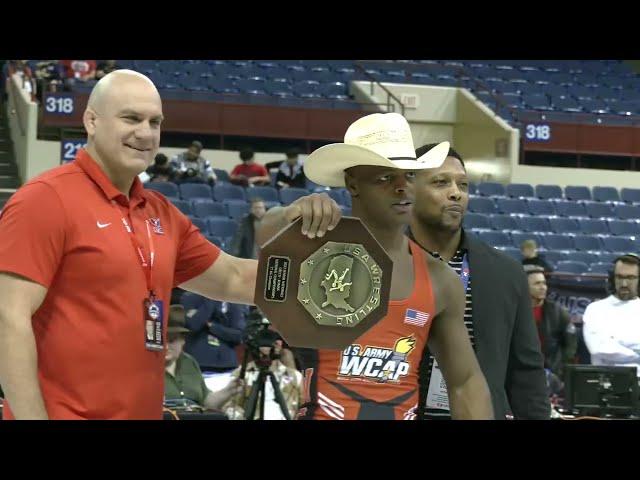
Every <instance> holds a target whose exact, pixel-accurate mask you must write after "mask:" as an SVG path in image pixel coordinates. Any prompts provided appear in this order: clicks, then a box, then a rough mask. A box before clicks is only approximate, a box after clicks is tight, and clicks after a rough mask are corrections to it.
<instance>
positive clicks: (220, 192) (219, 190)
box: [213, 185, 247, 202]
mask: <svg viewBox="0 0 640 480" xmlns="http://www.w3.org/2000/svg"><path fill="white" fill-rule="evenodd" d="M213 199H214V200H216V201H218V202H224V201H225V200H242V201H246V200H247V197H246V196H245V193H244V189H243V188H242V187H239V186H238V185H216V186H215V187H213Z"/></svg>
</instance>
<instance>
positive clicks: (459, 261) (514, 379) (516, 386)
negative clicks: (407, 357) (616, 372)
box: [410, 144, 549, 419]
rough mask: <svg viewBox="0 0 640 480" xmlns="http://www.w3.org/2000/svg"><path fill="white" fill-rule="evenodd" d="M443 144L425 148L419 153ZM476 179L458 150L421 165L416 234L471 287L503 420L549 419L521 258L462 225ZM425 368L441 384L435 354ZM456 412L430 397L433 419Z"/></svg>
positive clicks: (469, 322) (471, 321)
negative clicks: (472, 181)
mask: <svg viewBox="0 0 640 480" xmlns="http://www.w3.org/2000/svg"><path fill="white" fill-rule="evenodd" d="M435 145H436V144H430V145H424V146H423V147H420V148H418V149H417V150H416V155H417V156H420V155H423V154H424V153H425V152H428V151H429V150H431V149H432V148H434V147H435ZM468 185H469V181H468V178H467V172H466V168H465V166H464V162H463V160H462V157H461V156H460V154H459V153H458V152H456V151H455V150H454V149H453V148H451V149H450V150H449V154H448V156H447V158H446V160H445V161H444V163H443V164H442V166H440V167H439V168H435V169H428V170H422V171H420V172H419V173H418V175H417V179H416V183H415V203H414V206H413V218H412V222H411V229H410V235H411V237H412V238H414V239H415V241H416V242H417V243H418V244H419V245H421V246H422V248H424V249H425V250H426V251H428V252H429V253H431V255H433V256H434V257H435V258H440V259H441V260H442V261H444V262H447V263H448V264H449V266H451V267H452V268H453V269H454V270H455V271H456V273H458V275H459V276H460V281H461V282H462V284H463V286H464V287H465V290H466V307H465V313H464V320H465V325H466V326H467V330H468V333H469V338H470V339H471V342H472V344H473V346H474V349H475V351H476V354H477V356H478V362H479V364H480V367H481V369H482V371H483V373H484V376H485V378H486V379H487V383H488V385H489V389H490V390H491V397H492V400H493V410H494V413H495V418H496V419H505V418H514V417H515V418H516V419H548V418H549V401H548V397H547V389H546V382H545V374H544V361H543V358H542V353H541V351H540V341H539V340H538V338H537V334H536V328H535V323H534V320H533V314H532V310H531V301H530V299H529V287H528V285H527V279H526V276H525V274H524V271H523V270H522V267H521V266H520V265H519V264H518V263H517V262H516V261H515V260H513V259H512V258H511V257H509V256H508V255H506V254H504V253H502V252H500V251H499V250H496V249H495V248H492V247H491V246H489V245H487V244H485V243H484V242H482V241H480V240H479V239H478V238H477V237H476V236H474V235H469V234H467V233H466V232H465V230H464V228H462V221H463V217H464V214H465V212H466V209H467V205H468V202H469V193H468ZM425 366H426V368H423V370H422V372H421V374H422V375H425V376H426V377H427V378H426V382H427V384H430V383H431V388H433V389H438V383H439V380H437V379H438V376H437V375H434V374H433V373H434V372H436V370H435V367H434V365H433V357H432V356H431V355H429V360H428V363H426V364H425ZM444 393H446V391H445V392H444ZM448 413H449V412H448V410H446V409H443V408H440V407H438V406H437V405H436V403H435V402H429V401H427V409H426V416H427V418H438V417H446V416H448Z"/></svg>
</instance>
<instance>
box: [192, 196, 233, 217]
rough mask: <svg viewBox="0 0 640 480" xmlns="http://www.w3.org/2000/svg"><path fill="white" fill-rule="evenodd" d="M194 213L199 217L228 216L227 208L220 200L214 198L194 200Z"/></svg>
mask: <svg viewBox="0 0 640 480" xmlns="http://www.w3.org/2000/svg"><path fill="white" fill-rule="evenodd" d="M192 208H193V214H194V215H195V216H196V217H199V218H205V217H228V214H227V209H226V208H225V206H224V205H223V204H222V203H220V202H214V201H213V200H194V201H193V203H192Z"/></svg>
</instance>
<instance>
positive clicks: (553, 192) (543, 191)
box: [536, 185, 562, 199]
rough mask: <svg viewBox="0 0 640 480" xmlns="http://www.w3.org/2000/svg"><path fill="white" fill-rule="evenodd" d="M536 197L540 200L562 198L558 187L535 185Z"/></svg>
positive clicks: (560, 189)
mask: <svg viewBox="0 0 640 480" xmlns="http://www.w3.org/2000/svg"><path fill="white" fill-rule="evenodd" d="M536 197H538V198H542V199H550V198H562V188H560V185H536Z"/></svg>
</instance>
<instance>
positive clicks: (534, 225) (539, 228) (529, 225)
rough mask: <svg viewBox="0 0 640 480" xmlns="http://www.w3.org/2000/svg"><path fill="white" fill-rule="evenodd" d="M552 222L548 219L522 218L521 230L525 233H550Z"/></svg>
mask: <svg viewBox="0 0 640 480" xmlns="http://www.w3.org/2000/svg"><path fill="white" fill-rule="evenodd" d="M550 220H551V219H549V218H546V217H521V218H520V229H521V230H523V231H525V232H550V231H551V226H550V224H549V222H550Z"/></svg>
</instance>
